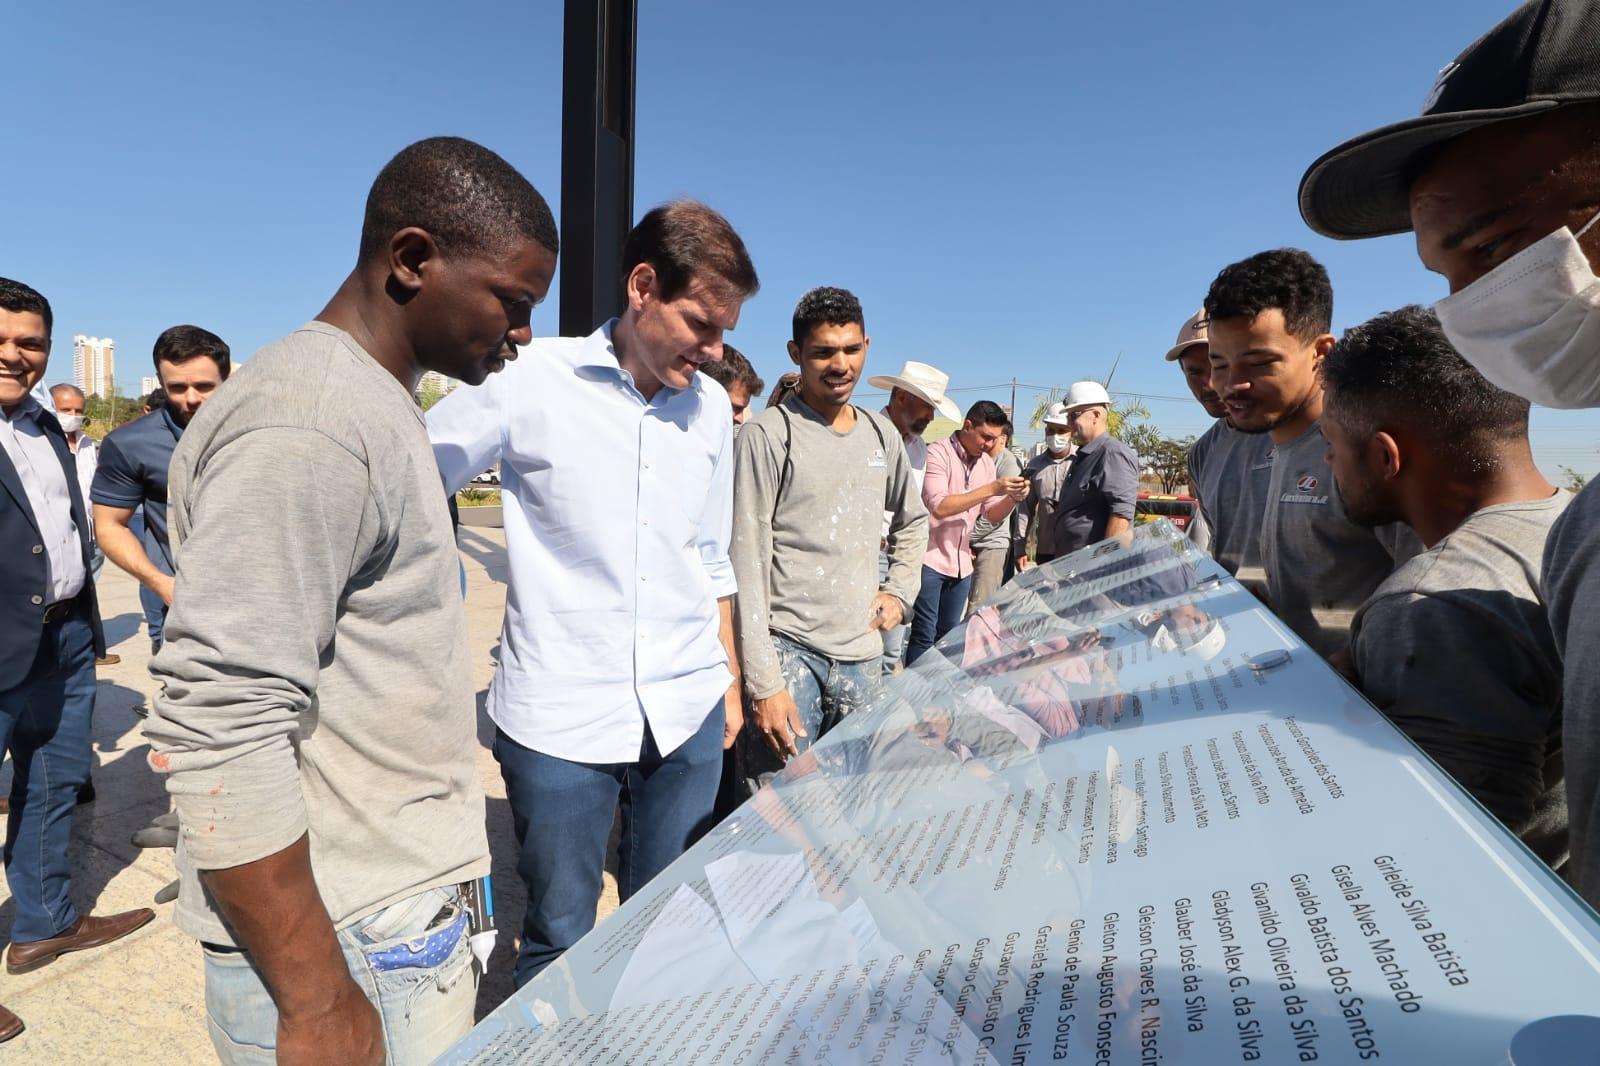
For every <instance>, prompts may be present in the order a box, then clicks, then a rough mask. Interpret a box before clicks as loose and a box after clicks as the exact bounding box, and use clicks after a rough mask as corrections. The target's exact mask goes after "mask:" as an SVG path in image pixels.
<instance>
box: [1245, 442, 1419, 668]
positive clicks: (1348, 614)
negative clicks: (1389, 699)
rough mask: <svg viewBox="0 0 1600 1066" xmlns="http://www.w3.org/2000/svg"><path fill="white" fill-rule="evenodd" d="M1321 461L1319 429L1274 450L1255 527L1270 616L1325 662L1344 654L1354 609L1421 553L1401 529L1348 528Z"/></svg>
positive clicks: (1324, 452)
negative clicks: (1264, 501) (1261, 511)
mask: <svg viewBox="0 0 1600 1066" xmlns="http://www.w3.org/2000/svg"><path fill="white" fill-rule="evenodd" d="M1327 454H1328V442H1327V441H1326V440H1325V439H1324V438H1323V436H1322V426H1321V424H1320V423H1317V424H1314V425H1312V426H1311V428H1310V429H1307V430H1306V431H1305V432H1304V433H1302V434H1300V436H1298V437H1296V438H1295V439H1294V440H1292V441H1289V442H1288V443H1286V444H1280V445H1278V446H1277V447H1275V448H1274V449H1273V452H1272V471H1271V479H1270V483H1269V489H1268V495H1267V506H1266V511H1265V513H1264V515H1263V518H1262V523H1261V564H1262V567H1263V569H1264V570H1265V571H1266V578H1267V595H1268V597H1269V598H1270V600H1271V604H1270V606H1271V607H1272V610H1273V613H1275V614H1276V615H1277V616H1278V617H1279V618H1281V619H1282V620H1283V621H1284V623H1285V624H1286V625H1288V627H1289V628H1290V629H1292V630H1294V631H1295V633H1297V634H1298V635H1299V637H1300V639H1301V640H1303V641H1305V642H1306V643H1307V644H1309V645H1310V646H1311V648H1312V650H1313V651H1315V652H1316V653H1317V654H1318V655H1321V656H1323V657H1324V658H1327V657H1329V656H1332V655H1335V654H1338V653H1339V652H1342V651H1344V650H1346V648H1348V646H1349V640H1350V621H1351V618H1352V617H1353V616H1354V615H1355V612H1356V608H1358V607H1360V606H1361V605H1362V604H1363V603H1365V602H1366V601H1367V598H1368V597H1369V596H1371V595H1372V593H1373V592H1374V591H1375V590H1376V589H1377V587H1378V586H1379V585H1381V584H1382V583H1383V580H1384V578H1386V577H1388V576H1389V575H1390V574H1391V573H1393V572H1394V568H1395V566H1396V564H1398V563H1401V562H1404V561H1405V560H1406V559H1409V558H1410V557H1411V556H1413V555H1415V554H1416V553H1417V552H1418V551H1419V550H1421V547H1422V545H1421V543H1420V542H1419V541H1418V540H1417V538H1416V534H1414V533H1412V532H1411V530H1410V529H1408V528H1406V527H1405V526H1385V527H1383V528H1381V529H1377V530H1373V529H1367V528H1366V527H1364V526H1358V525H1356V524H1355V523H1354V522H1352V521H1350V519H1349V518H1348V517H1346V516H1345V513H1344V503H1343V502H1342V501H1341V500H1340V499H1339V494H1338V492H1337V491H1336V490H1335V489H1334V485H1333V471H1332V470H1331V469H1330V468H1329V467H1328V459H1327Z"/></svg>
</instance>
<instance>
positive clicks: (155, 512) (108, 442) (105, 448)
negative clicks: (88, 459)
mask: <svg viewBox="0 0 1600 1066" xmlns="http://www.w3.org/2000/svg"><path fill="white" fill-rule="evenodd" d="M181 436H183V427H182V426H180V425H178V423H177V422H176V421H174V420H173V417H172V412H171V409H170V408H167V407H163V408H161V410H159V411H151V412H150V413H149V414H147V415H145V416H144V417H142V418H136V419H134V420H133V421H132V422H129V423H128V424H127V425H125V426H122V427H120V428H118V429H114V430H112V431H111V432H110V433H108V434H107V435H106V439H105V440H103V441H101V442H100V463H99V465H98V466H97V467H95V471H94V483H93V485H91V486H90V488H89V498H90V499H91V500H93V501H94V502H95V503H98V504H102V505H104V506H106V507H132V508H138V507H139V506H140V505H141V504H142V505H143V506H144V525H145V529H146V530H147V531H148V533H149V536H148V537H146V538H145V550H146V551H147V552H148V553H149V555H150V561H151V562H153V563H155V564H156V566H158V567H160V568H161V569H162V570H163V571H164V572H166V573H168V574H170V573H172V548H171V547H170V546H169V545H168V543H167V467H169V466H171V465H172V453H173V450H174V449H176V448H177V447H178V438H179V437H181ZM151 545H154V546H155V548H156V550H155V551H150V547H151Z"/></svg>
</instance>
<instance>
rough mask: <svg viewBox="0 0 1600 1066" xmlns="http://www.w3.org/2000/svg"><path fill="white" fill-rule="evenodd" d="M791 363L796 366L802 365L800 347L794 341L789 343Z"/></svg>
mask: <svg viewBox="0 0 1600 1066" xmlns="http://www.w3.org/2000/svg"><path fill="white" fill-rule="evenodd" d="M789 361H790V362H792V363H794V365H795V366H799V365H800V346H799V345H798V344H796V343H795V342H794V341H789Z"/></svg>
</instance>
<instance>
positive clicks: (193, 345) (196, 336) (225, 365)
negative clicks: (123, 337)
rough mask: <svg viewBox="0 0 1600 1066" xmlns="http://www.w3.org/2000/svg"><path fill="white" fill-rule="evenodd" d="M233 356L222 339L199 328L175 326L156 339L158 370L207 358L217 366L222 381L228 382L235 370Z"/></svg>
mask: <svg viewBox="0 0 1600 1066" xmlns="http://www.w3.org/2000/svg"><path fill="white" fill-rule="evenodd" d="M231 355H232V353H231V352H229V351H228V346H227V344H225V343H224V342H223V340H222V338H221V337H219V336H217V335H216V334H215V333H212V332H211V331H210V330H208V329H201V328H200V327H199V326H173V327H172V328H171V329H168V330H166V331H165V332H163V333H162V334H161V336H159V337H157V338H156V349H155V364H156V369H158V370H159V369H160V368H161V364H162V363H187V362H188V361H189V360H191V359H199V358H200V357H201V356H205V357H207V358H209V359H210V360H211V361H212V362H213V363H216V364H217V371H218V373H220V374H221V375H222V380H223V381H227V380H228V374H229V372H230V371H231V370H232V369H233V363H232V361H231Z"/></svg>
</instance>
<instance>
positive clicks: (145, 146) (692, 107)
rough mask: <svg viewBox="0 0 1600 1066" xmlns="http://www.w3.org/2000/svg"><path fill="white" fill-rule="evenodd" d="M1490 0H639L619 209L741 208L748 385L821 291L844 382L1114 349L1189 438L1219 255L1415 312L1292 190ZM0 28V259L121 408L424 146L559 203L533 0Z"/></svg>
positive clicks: (1407, 276)
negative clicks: (86, 345) (180, 350)
mask: <svg viewBox="0 0 1600 1066" xmlns="http://www.w3.org/2000/svg"><path fill="white" fill-rule="evenodd" d="M1511 6H1512V5H1511V2H1510V0H1423V2H1419V0H1406V2H1403V3H1395V2H1393V0H1382V2H1378V0H1345V2H1342V3H1339V4H1317V5H1310V4H1282V3H1271V4H1269V3H1266V2H1260V0H1249V2H1229V3H1222V2H1220V0H1219V2H1214V3H1210V4H1180V3H1177V2H1175V0H1172V2H1144V3H1128V4H1119V5H1096V6H1093V7H1091V6H1089V5H1082V4H1060V3H1042V2H1040V3H1020V2H1019V3H995V4H986V5H978V4H971V3H918V4H911V3H899V2H893V3H891V2H879V3H862V2H861V0H855V2H852V3H844V2H838V0H811V2H808V3H805V4H803V5H799V4H765V3H751V2H749V0H737V2H736V0H715V2H713V0H677V2H674V3H666V2H664V0H641V3H640V7H641V12H640V31H639V94H638V95H639V102H638V160H637V164H638V172H637V178H636V197H637V200H636V206H637V208H638V209H639V210H641V211H642V210H643V209H644V208H645V207H647V206H648V205H650V204H652V203H655V202H658V201H660V200H663V199H666V198H669V197H672V196H678V195H692V196H697V197H699V198H702V199H704V200H706V201H708V202H710V203H711V204H713V205H714V206H716V207H718V208H719V209H720V210H722V211H723V212H724V213H725V214H726V215H728V217H729V218H730V219H732V220H733V222H734V224H735V225H736V226H738V227H739V229H740V231H741V232H742V233H743V235H744V236H745V239H746V241H747V243H748V244H749V246H750V249H751V251H752V253H753V254H754V256H755V258H756V263H757V266H758V268H759V269H760V271H761V275H762V281H763V287H762V291H761V293H760V294H759V295H758V296H757V297H756V299H755V300H754V301H752V302H751V303H750V304H748V305H747V306H746V309H745V312H744V316H743V319H742V321H741V323H740V326H739V329H738V330H737V331H735V332H734V333H733V334H731V335H730V338H729V339H730V340H731V341H732V342H733V343H735V344H737V345H738V346H739V348H740V349H741V350H743V351H744V352H745V353H746V354H748V355H749V356H750V357H751V358H752V360H753V361H754V362H755V364H756V366H757V369H758V370H760V371H761V372H762V373H763V374H764V375H765V376H766V377H767V379H768V381H769V382H770V381H771V380H772V379H773V378H774V377H775V376H776V374H777V373H779V372H781V371H782V370H783V369H784V368H785V366H786V365H787V357H786V356H785V355H784V352H783V342H784V340H785V339H786V338H787V333H788V320H789V313H790V311H791V310H792V308H793V306H794V302H795V300H796V299H797V298H798V297H799V295H800V293H801V292H803V291H804V290H805V289H806V288H809V287H810V286H812V285H818V284H833V285H843V286H846V287H848V288H851V289H853V290H855V292H856V293H857V294H858V295H860V297H861V298H862V301H863V304H864V305H865V308H866V312H867V326H868V332H869V333H870V334H871V336H872V338H873V348H872V356H871V360H870V363H869V368H868V369H869V371H872V372H879V373H884V372H890V371H892V370H893V369H894V368H895V367H897V366H898V365H899V363H900V362H901V360H903V359H908V358H911V359H922V360H925V361H927V362H931V363H934V364H936V365H938V366H940V367H942V368H944V369H946V370H947V371H949V373H950V374H951V376H952V378H953V382H952V384H953V385H954V386H955V387H957V388H959V389H961V390H962V391H959V392H957V393H956V394H955V395H956V397H957V399H958V401H960V402H961V403H962V404H963V405H965V404H966V403H969V402H971V401H974V400H977V399H981V398H993V399H998V400H1000V401H1001V402H1005V401H1006V400H1007V399H1008V392H1009V388H1008V387H1007V388H985V387H989V386H1000V385H1002V384H1003V383H1008V382H1009V381H1010V380H1011V379H1012V378H1013V377H1015V378H1016V379H1017V380H1018V381H1020V382H1022V383H1023V384H1025V385H1043V386H1048V385H1064V384H1066V383H1068V382H1070V381H1072V380H1074V379H1076V378H1079V377H1101V376H1103V375H1104V374H1105V372H1106V371H1107V369H1108V368H1109V367H1110V365H1111V362H1112V360H1113V359H1114V358H1115V357H1116V356H1117V354H1118V353H1119V352H1120V353H1122V360H1121V365H1120V368H1119V369H1118V371H1117V375H1116V379H1115V381H1114V382H1113V386H1114V388H1116V389H1119V390H1125V391H1129V392H1135V393H1139V394H1141V395H1143V396H1145V397H1146V400H1145V403H1146V405H1147V406H1148V407H1149V409H1150V410H1151V412H1152V414H1153V415H1154V417H1155V418H1156V420H1157V421H1158V422H1159V423H1160V424H1161V425H1162V426H1163V427H1164V428H1165V429H1167V430H1168V431H1169V432H1171V433H1174V434H1184V433H1194V432H1199V431H1201V430H1202V429H1203V428H1204V426H1205V423H1206V419H1205V416H1204V414H1203V412H1201V411H1200V409H1199V408H1198V407H1197V406H1196V405H1195V404H1194V403H1193V401H1191V400H1189V399H1187V398H1186V396H1185V393H1184V390H1183V386H1182V383H1181V381H1180V380H1179V376H1178V373H1177V370H1176V368H1175V367H1173V366H1171V365H1169V364H1166V363H1163V362H1162V361H1161V353H1162V352H1164V351H1165V349H1166V347H1167V346H1168V345H1169V344H1170V343H1171V341H1172V337H1173V335H1174V334H1175V333H1176V332H1177V328H1178V326H1179V325H1180V324H1181V323H1182V321H1183V319H1184V318H1185V317H1186V316H1187V315H1188V314H1189V313H1190V312H1192V311H1193V310H1194V309H1195V308H1196V307H1197V306H1198V304H1199V302H1200V300H1201V298H1202V296H1203V295H1204V293H1205V289H1206V286H1207V285H1208V283H1209V282H1210V280H1211V278H1212V277H1213V276H1214V275H1215V274H1216V272H1217V270H1218V269H1220V268H1221V267H1222V266H1224V265H1225V264H1227V263H1229V262H1231V261H1233V260H1235V259H1239V258H1242V257H1243V256H1245V255H1248V254H1250V253H1252V252H1255V251H1259V250H1261V249H1263V248H1269V247H1277V246H1281V245H1298V246H1300V247H1304V248H1307V249H1308V250H1310V251H1311V252H1312V253H1313V254H1315V255H1316V256H1317V257H1318V258H1320V259H1321V260H1322V261H1323V262H1324V263H1326V264H1327V266H1328V268H1329V271H1330V272H1331V274H1332V276H1333V281H1334V291H1335V319H1336V322H1335V325H1336V327H1338V328H1342V327H1344V326H1348V325H1352V324H1354V323H1356V322H1359V321H1361V320H1363V319H1365V318H1367V317H1369V316H1370V315H1372V314H1375V313H1377V312H1378V311H1381V310H1385V309H1388V308H1390V307H1394V306H1398V305H1400V304H1403V303H1407V302H1412V301H1424V302H1427V301H1431V300H1434V299H1437V298H1438V297H1439V296H1441V295H1443V292H1444V289H1443V286H1442V283H1441V282H1440V281H1439V280H1438V279H1436V278H1434V277H1433V276H1431V275H1429V274H1427V273H1426V272H1424V271H1423V270H1422V268H1421V267H1420V266H1419V265H1418V263H1417V261H1416V257H1415V255H1414V254H1413V251H1412V247H1411V243H1410V239H1409V237H1394V238H1385V239H1382V240H1376V241H1363V242H1354V243H1339V242H1333V241H1327V240H1324V239H1322V238H1320V237H1317V236H1315V235H1314V234H1312V233H1311V232H1310V231H1309V230H1307V229H1306V228H1305V226H1304V225H1303V223H1302V222H1301V221H1300V218H1299V214H1298V212H1297V210H1296V207H1295V189H1296V185H1297V183H1298V181H1299V178H1300V175H1301V173H1302V172H1303V170H1304V169H1305V167H1306V165H1307V164H1308V163H1309V162H1310V161H1311V160H1312V159H1314V158H1315V157H1316V156H1317V155H1318V154H1320V153H1321V152H1322V151H1324V150H1325V149H1327V148H1329V147H1331V146H1332V145H1333V144H1335V143H1336V142H1337V141H1339V140H1341V139H1343V138H1344V137H1346V136H1348V135H1350V134H1353V133H1357V132H1360V131H1362V130H1365V129H1368V128H1370V127H1372V126H1374V125H1377V124H1380V123H1384V122H1388V121H1393V120H1395V119H1398V118H1401V117H1404V116H1407V115H1410V114H1413V113H1414V112H1416V111H1417V110H1418V109H1419V108H1420V107H1421V102H1422V98H1423V96H1424V95H1425V94H1426V92H1427V90H1428V87H1429V86H1430V85H1431V84H1432V81H1433V78H1434V75H1435V73H1436V72H1437V70H1438V69H1439V68H1440V67H1442V66H1443V65H1444V64H1445V63H1447V62H1448V61H1449V60H1450V59H1452V58H1453V57H1454V56H1455V54H1456V53H1457V52H1458V51H1459V50H1460V49H1461V48H1462V47H1464V46H1465V45H1466V44H1467V43H1468V42H1470V41H1471V40H1472V39H1473V38H1474V37H1476V36H1477V35H1478V34H1480V33H1481V32H1483V31H1484V30H1486V29H1487V28H1488V27H1489V26H1490V25H1492V24H1493V23H1494V22H1495V21H1496V20H1497V19H1498V18H1500V17H1502V16H1503V15H1504V14H1505V13H1506V12H1507V11H1509V10H1510V8H1511ZM6 21H7V37H8V60H7V63H8V68H9V70H10V73H11V75H12V76H11V78H10V80H9V86H10V92H11V94H12V99H13V101H16V100H18V99H20V100H21V101H22V102H23V103H22V104H20V105H19V104H17V103H15V102H14V103H13V106H12V107H11V108H10V109H9V110H10V114H9V116H8V118H9V121H8V122H7V131H8V136H7V141H8V147H9V149H10V151H9V152H8V153H7V154H8V156H9V158H8V165H7V167H6V168H5V175H4V177H3V178H0V195H3V199H4V202H5V203H6V204H7V205H8V206H9V208H10V210H9V212H8V214H9V216H10V217H8V219H7V222H6V226H5V235H4V237H3V239H0V273H4V274H6V275H9V276H14V277H18V278H20V279H22V280H25V281H27V282H29V283H30V284H32V285H34V286H35V287H37V288H39V289H40V290H41V291H43V292H44V293H45V294H46V295H47V296H48V297H49V298H50V299H51V301H52V303H53V304H54V306H55V310H56V318H57V326H56V336H57V345H56V359H55V362H54V363H53V365H52V368H51V369H52V373H51V374H50V375H49V380H52V381H54V380H60V379H63V378H66V377H68V376H70V373H71V338H72V335H73V334H76V333H87V334H93V335H101V336H103V335H107V334H109V335H111V336H113V337H115V338H116V341H117V370H118V374H117V377H118V381H119V383H120V384H121V385H122V386H123V388H124V389H125V391H127V392H129V393H132V392H134V391H135V390H137V388H138V385H139V378H140V377H141V376H142V375H144V374H149V373H152V372H153V371H152V369H151V367H150V365H149V354H148V353H149V351H150V346H151V344H152V343H153V341H154V339H155V337H156V335H157V334H158V333H159V332H160V331H161V330H162V329H163V328H165V327H166V326H168V325H171V324H173V323H176V322H181V321H193V322H197V323H199V324H201V325H204V326H206V327H208V328H210V329H213V330H215V331H216V332H218V333H220V334H221V335H222V336H223V337H225V338H226V339H227V340H228V341H229V343H230V344H231V345H232V346H233V348H234V349H235V351H236V352H237V353H240V354H243V353H248V352H250V351H253V350H255V349H256V348H258V347H260V346H261V345H263V344H265V343H267V342H269V341H271V340H272V339H274V338H275V337H277V336H279V335H281V334H282V333H284V332H285V331H287V330H289V329H291V328H292V327H293V326H295V325H296V324H298V323H299V322H301V321H304V320H305V319H307V318H309V317H311V316H312V315H313V314H315V313H316V312H317V311H318V310H319V309H320V308H321V307H322V305H323V303H324V302H325V300H326V299H327V297H328V296H329V295H330V294H331V293H332V291H333V289H334V288H335V286H337V284H338V283H339V281H340V280H341V279H342V278H343V276H344V275H345V273H346V272H347V271H348V270H349V267H350V265H351V262H352V260H353V257H354V254H355V246H356V239H357V236H358V232H359V227H360V215H361V206H362V202H363V199H364V197H365V194H366V190H367V186H368V185H369V184H370V182H371V180H372V177H373V176H374V175H375V174H376V172H377V170H378V168H379V167H380V166H381V165H382V164H383V162H384V161H385V160H386V159H387V158H388V157H389V156H390V155H392V154H393V153H394V152H395V151H396V150H398V149H399V148H400V147H402V146H404V145H405V144H407V143H409V142H411V141H413V140H416V139H417V138H420V137H424V136H428V135H432V134H439V133H451V134H457V135H461V136H466V137H471V138H473V139H475V140H479V141H481V142H483V143H485V144H487V145H489V146H490V147H492V148H494V149H495V150H496V151H498V152H500V153H501V154H502V155H504V156H506V158H508V159H509V160H511V161H512V162H513V163H514V164H515V165H516V166H518V167H519V168H520V169H521V170H522V171H523V173H525V174H526V175H527V176H528V177H529V178H530V179H531V180H532V181H533V182H534V183H535V184H536V185H537V186H538V187H539V188H540V189H541V190H542V191H543V192H544V193H545V195H546V196H547V197H548V198H549V199H550V200H551V202H552V204H553V205H558V201H559V195H558V194H559V191H560V190H559V175H560V158H559V153H560V134H559V121H560V92H561V82H560V62H561V5H560V3H558V2H557V0H541V2H537V3H528V4H506V3H493V2H487V0H464V2H458V3H454V4H451V5H440V4H427V3H421V2H417V0H395V2H390V3H384V4H377V3H368V2H351V3H339V4H330V3H326V2H323V3H317V4H310V3H304V2H302V0H294V2H277V3H273V4H271V5H259V4H254V5H243V4H241V5H217V4H199V3H187V2H173V3H162V4H151V5H130V4H113V3H105V2H100V0H96V2H92V3H79V4H24V5H20V10H17V9H15V8H13V10H11V11H9V12H8V14H7V16H6ZM558 285H559V282H558ZM554 295H555V294H554V293H553V294H552V296H553V297H554ZM555 308H556V300H555V299H554V298H552V300H551V301H550V303H549V304H548V305H547V306H546V307H545V308H542V309H541V310H540V311H539V312H538V313H537V314H536V316H535V319H534V326H535V329H536V330H540V331H547V330H550V331H553V330H554V329H555V327H556V312H555ZM1035 395H1036V394H1035V393H1034V392H1032V391H1029V390H1027V389H1024V390H1021V391H1020V392H1019V397H1018V407H1019V408H1021V409H1023V410H1027V409H1028V408H1029V407H1031V401H1032V399H1033V397H1034V396H1035ZM863 398H864V399H866V400H870V399H871V397H869V396H864V397H863ZM1534 424H1535V432H1534V443H1535V450H1536V453H1537V454H1538V456H1539V458H1540V461H1541V463H1542V465H1544V467H1545V468H1546V470H1547V472H1548V473H1550V474H1552V475H1554V474H1555V473H1556V468H1557V467H1558V466H1559V465H1562V464H1567V465H1571V466H1573V467H1575V468H1577V469H1579V470H1581V471H1585V472H1593V471H1596V470H1600V452H1597V450H1596V443H1597V440H1600V414H1596V413H1592V412H1570V413H1565V412H1546V411H1537V412H1535V419H1534Z"/></svg>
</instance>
